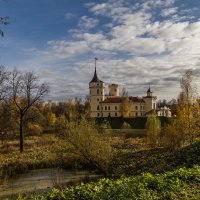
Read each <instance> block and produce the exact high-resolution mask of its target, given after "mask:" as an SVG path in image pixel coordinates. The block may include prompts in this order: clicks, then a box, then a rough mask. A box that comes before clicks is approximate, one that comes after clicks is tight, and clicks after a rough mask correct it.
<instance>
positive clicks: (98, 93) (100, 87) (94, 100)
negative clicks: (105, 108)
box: [89, 58, 105, 117]
mask: <svg viewBox="0 0 200 200" xmlns="http://www.w3.org/2000/svg"><path fill="white" fill-rule="evenodd" d="M96 61H97V58H95V71H94V76H93V78H92V80H91V81H90V83H89V89H90V95H89V97H90V109H91V117H101V111H102V109H101V105H100V102H101V101H104V99H105V83H104V82H103V81H101V80H99V78H98V76H97V70H96Z"/></svg>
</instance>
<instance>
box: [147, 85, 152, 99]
mask: <svg viewBox="0 0 200 200" xmlns="http://www.w3.org/2000/svg"><path fill="white" fill-rule="evenodd" d="M147 96H148V97H152V91H151V87H150V84H149V89H148V90H147Z"/></svg>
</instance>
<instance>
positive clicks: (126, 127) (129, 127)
mask: <svg viewBox="0 0 200 200" xmlns="http://www.w3.org/2000/svg"><path fill="white" fill-rule="evenodd" d="M121 128H122V129H131V125H130V124H129V123H127V122H124V123H123V124H122V127H121Z"/></svg>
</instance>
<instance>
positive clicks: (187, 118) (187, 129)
mask: <svg viewBox="0 0 200 200" xmlns="http://www.w3.org/2000/svg"><path fill="white" fill-rule="evenodd" d="M180 85H181V93H180V95H179V104H178V111H177V112H178V113H177V119H178V120H179V123H180V124H181V126H182V135H183V136H184V137H185V138H186V139H188V140H189V142H190V143H192V142H193V140H194V137H195V135H196V134H197V133H198V132H199V131H200V129H199V117H200V108H199V104H198V102H197V96H198V95H197V87H196V85H195V83H194V81H193V71H192V70H191V69H188V70H186V71H185V73H184V75H183V76H182V78H181V80H180Z"/></svg>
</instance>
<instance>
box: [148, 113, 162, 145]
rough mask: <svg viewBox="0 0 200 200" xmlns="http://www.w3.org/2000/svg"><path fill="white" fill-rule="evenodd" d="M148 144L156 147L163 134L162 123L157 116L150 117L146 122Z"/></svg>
mask: <svg viewBox="0 0 200 200" xmlns="http://www.w3.org/2000/svg"><path fill="white" fill-rule="evenodd" d="M145 126H146V132H147V142H148V144H149V145H150V146H152V147H155V146H156V145H157V144H158V141H159V134H160V132H161V123H160V120H159V118H158V117H156V115H150V116H148V118H147V122H146V125H145Z"/></svg>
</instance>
